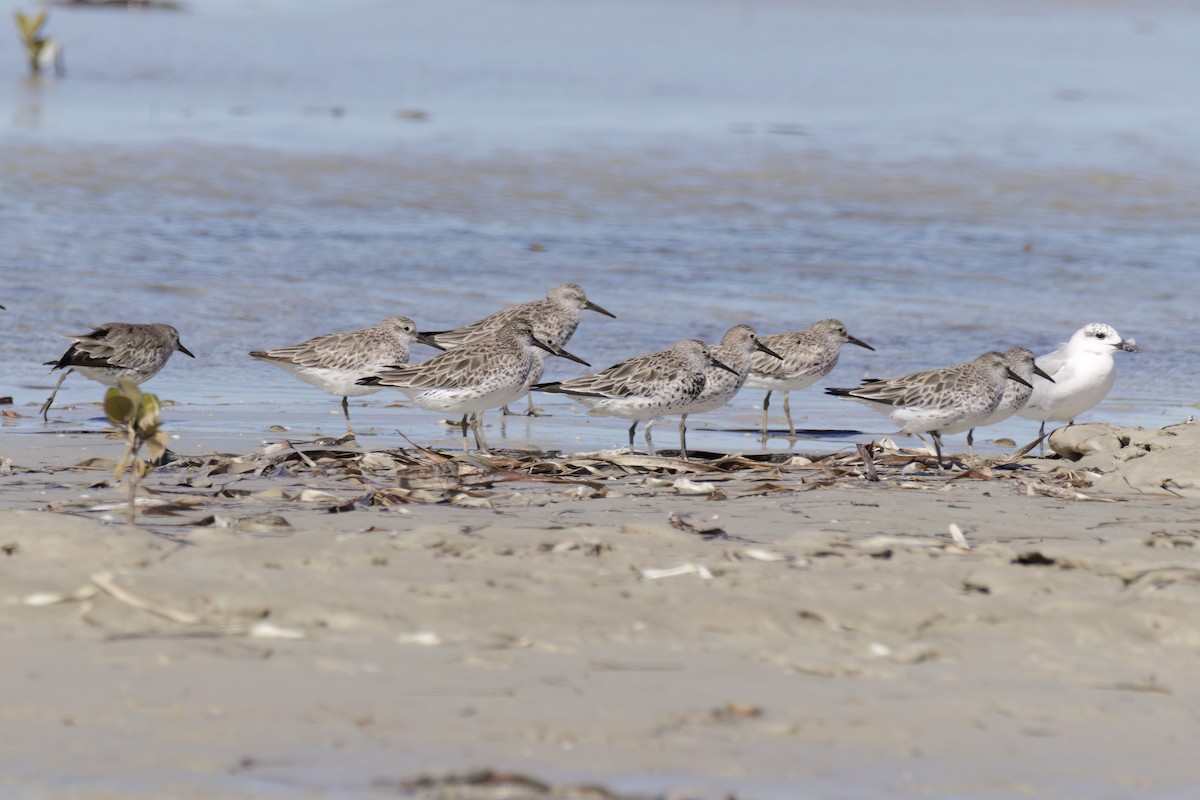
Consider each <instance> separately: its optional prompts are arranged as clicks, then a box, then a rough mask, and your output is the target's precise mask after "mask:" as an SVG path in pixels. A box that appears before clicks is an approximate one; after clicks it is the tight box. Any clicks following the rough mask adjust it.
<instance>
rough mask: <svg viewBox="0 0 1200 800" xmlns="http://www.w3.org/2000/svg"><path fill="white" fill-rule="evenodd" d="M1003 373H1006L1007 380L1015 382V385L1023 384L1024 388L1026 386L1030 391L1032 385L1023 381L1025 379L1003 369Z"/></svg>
mask: <svg viewBox="0 0 1200 800" xmlns="http://www.w3.org/2000/svg"><path fill="white" fill-rule="evenodd" d="M1004 371H1005V372H1007V373H1008V379H1009V380H1010V381H1016V382H1017V383H1023V384H1025V385H1026V386H1028V387H1029V388H1030V389H1032V388H1033V384H1032V383H1030V382H1029V381H1027V380H1025V379H1024V378H1022V377H1021V376H1020V375H1018V374H1017V373H1015V372H1013V371H1012V370H1011V369H1005V370H1004Z"/></svg>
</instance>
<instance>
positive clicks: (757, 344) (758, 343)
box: [754, 339, 783, 361]
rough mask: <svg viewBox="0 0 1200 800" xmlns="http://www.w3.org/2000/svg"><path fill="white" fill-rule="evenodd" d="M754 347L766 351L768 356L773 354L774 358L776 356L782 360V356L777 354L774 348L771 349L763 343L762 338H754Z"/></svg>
mask: <svg viewBox="0 0 1200 800" xmlns="http://www.w3.org/2000/svg"><path fill="white" fill-rule="evenodd" d="M754 347H755V348H756V349H758V350H762V351H763V352H764V353H766V354H767V355H769V356H774V357H775V358H778V359H779V360H780V361H783V356H781V355H779V353H776V352H775V351H774V350H772V349H771V348H769V347H767V346H766V345H765V344H763V343H762V339H755V340H754Z"/></svg>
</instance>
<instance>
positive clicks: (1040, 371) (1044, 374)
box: [1033, 364, 1055, 383]
mask: <svg viewBox="0 0 1200 800" xmlns="http://www.w3.org/2000/svg"><path fill="white" fill-rule="evenodd" d="M1033 374H1034V375H1037V376H1038V377H1039V378H1045V379H1046V380H1048V381H1050V382H1051V383H1054V382H1055V381H1054V378H1051V377H1050V373H1049V372H1046V370H1044V369H1042V368H1041V367H1039V366H1038V365H1037V364H1034V365H1033Z"/></svg>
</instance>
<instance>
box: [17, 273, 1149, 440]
mask: <svg viewBox="0 0 1200 800" xmlns="http://www.w3.org/2000/svg"><path fill="white" fill-rule="evenodd" d="M585 309H590V310H592V311H596V312H598V313H600V314H604V315H606V316H609V317H613V316H615V315H613V314H611V313H609V312H608V311H606V310H604V309H603V308H601V307H600V306H598V305H596V304H595V303H593V302H591V301H590V300H588V298H587V295H585V294H584V291H583V289H582V288H580V287H579V286H577V285H576V284H573V283H564V284H562V285H560V286H556V287H555V288H553V289H551V290H550V292H549V293H548V294H547V295H546V298H545V299H544V300H536V301H533V302H529V303H522V304H520V305H516V306H512V307H510V308H506V309H503V310H501V311H498V312H496V313H495V314H492V315H490V316H487V317H484V318H483V319H481V320H478V321H477V322H472V323H471V324H469V325H464V326H463V327H461V328H455V329H454V330H449V331H436V332H421V331H418V330H417V326H416V324H415V323H414V322H413V321H412V320H411V319H409V318H407V317H400V316H394V317H388V318H387V319H385V320H384V321H383V322H381V323H379V324H378V325H374V326H372V327H370V328H363V329H362V330H357V331H349V332H346V333H328V334H324V335H322V336H317V337H316V338H313V339H309V340H308V341H306V342H302V343H301V344H297V345H292V346H289V347H280V348H276V349H274V350H265V351H258V350H256V351H254V352H252V353H250V355H251V356H253V357H254V358H257V359H260V360H262V361H266V362H267V363H270V364H274V365H276V366H278V367H280V368H282V369H284V370H287V371H288V372H290V373H291V374H293V375H295V376H296V377H298V378H300V379H301V380H304V381H307V382H308V383H311V384H312V385H314V386H316V387H317V388H319V389H322V390H323V391H326V392H329V393H331V394H333V395H337V396H340V397H341V398H342V413H343V414H344V415H345V417H346V429H347V431H348V432H352V431H353V429H352V428H351V425H350V408H349V398H350V397H356V396H359V395H365V394H370V393H372V392H377V391H379V390H380V389H383V388H384V387H394V388H396V389H399V390H400V391H402V392H404V393H405V394H406V395H408V397H409V399H410V400H411V401H412V402H413V403H414V404H416V405H418V406H420V407H421V408H425V409H430V410H433V411H438V412H442V413H449V414H454V415H459V414H461V415H462V420H461V422H460V425H461V428H462V435H463V449H464V450H467V449H468V448H469V445H470V443H469V441H468V437H467V430H468V428H470V430H471V431H472V432H473V433H474V436H475V445H476V447H477V448H478V449H480V450H481V451H486V449H487V444H486V442H485V440H484V437H483V430H482V427H483V426H482V416H483V412H484V411H485V410H487V409H491V408H499V407H505V410H506V411H507V406H508V404H510V403H513V402H515V401H516V400H518V399H520V398H521V397H522V396H523V395H526V394H528V393H529V392H530V391H531V390H532V391H541V392H552V393H557V394H565V395H569V396H571V397H573V398H575V399H576V400H578V401H579V402H580V403H582V404H584V405H586V406H588V407H589V408H590V409H591V410H592V412H594V413H597V414H605V415H610V416H615V417H623V418H625V419H628V420H631V421H632V424H631V425H630V427H629V447H630V450H632V449H633V446H634V432H635V431H636V429H637V425H638V423H639V422H646V423H647V425H646V427H645V437H646V444H647V447H648V448H649V452H650V453H651V454H653V453H654V444H653V441H652V440H651V437H650V427H651V424H652V423H653V421H654V420H656V419H658V418H660V417H663V416H669V415H676V414H678V415H680V416H681V420H680V425H679V434H680V449H681V455H682V457H683V458H685V459H686V458H687V418H688V416H689V415H692V414H701V413H706V412H710V411H715V410H717V409H719V408H721V407H722V406H724V405H725V404H726V403H728V402H729V401H730V399H732V398H733V396H734V395H735V394H736V393H737V391H738V390H739V389H741V388H742V387H743V386H749V387H752V388H758V389H765V390H766V392H767V393H766V397H765V398H764V400H763V420H762V433H763V439H764V442H765V439H766V436H767V414H768V409H769V407H770V400H771V394H772V392H777V391H778V392H783V393H784V401H783V409H784V413H785V414H786V416H787V422H788V430H789V434H790V435H791V437H792V439H793V440H794V439H795V436H796V429H795V425H794V423H793V422H792V414H791V408H790V406H789V402H788V400H789V396H788V393H789V392H791V391H792V390H795V389H803V388H805V387H807V386H811V385H812V384H814V383H816V382H817V381H818V380H820V379H821V378H823V377H825V376H826V375H828V374H829V372H830V371H831V370H832V369H833V368H834V366H835V365H836V364H837V361H838V355H839V353H840V351H841V347H842V345H843V344H846V343H850V344H854V345H858V346H859V347H865V348H867V349H868V350H873V349H874V348H873V347H871V346H870V345H869V344H867V343H866V342H863V341H861V340H859V339H856V338H855V337H853V336H851V335H850V333H849V332H848V331H847V330H846V326H845V325H843V324H842V323H841V322H840V321H838V320H835V319H826V320H821V321H820V322H817V323H816V324H814V325H813V326H812V327H810V328H807V329H805V330H797V331H789V332H787V333H777V334H773V335H770V336H762V337H760V336H759V335H758V334H757V332H756V331H755V330H754V328H752V327H751V326H749V325H735V326H733V327H732V328H730V329H729V330H728V331H727V332H726V333H725V335H724V336H723V337H722V339H721V341H720V342H719V343H718V344H715V345H708V344H705V343H704V342H701V341H699V340H697V339H685V340H683V341H680V342H676V343H675V344H674V345H672V346H671V347H670V348H669V349H667V350H663V351H660V352H657V353H648V354H645V355H638V356H633V357H632V358H628V359H626V360H624V361H621V362H620V363H618V364H614V365H613V366H611V367H609V368H607V369H605V370H602V371H600V372H597V373H595V374H593V375H586V376H584V377H580V378H572V379H570V380H565V381H555V382H549V383H539V381H540V380H541V379H542V374H543V371H544V369H545V362H546V358H547V357H548V356H551V355H554V356H559V357H562V358H568V359H571V360H573V361H578V362H579V363H581V364H584V365H586V366H590V365H588V364H587V362H585V361H583V360H582V359H580V358H578V357H576V356H574V355H571V354H570V353H569V352H567V351H566V350H564V349H563V348H564V347H565V345H566V343H567V341H568V340H569V339H570V338H571V335H572V334H574V333H575V329H576V328H577V327H578V325H579V319H580V314H581V312H582V311H583V310H585ZM67 338H69V339H70V340H71V342H72V344H71V346H70V348H69V349H68V350H67V352H66V353H64V354H63V356H62V357H61V358H59V359H58V360H56V361H49V362H46V363H47V364H50V365H52V366H53V369H65V370H66V371H65V372H64V373H63V375H62V376H61V377H60V378H59V381H58V384H56V385H55V387H54V394H51V396H50V398H49V399H48V400H47V401H46V402H45V404H43V406H42V409H41V412H42V416H43V417H46V416H47V415H48V413H49V409H50V406H51V404H52V403H53V402H54V397H55V394H57V392H58V388H59V386H61V385H62V381H63V379H64V378H65V377H66V375H67V374H69V373H70V371H71V370H75V371H77V372H79V373H81V374H83V375H84V376H86V377H88V378H91V379H92V380H96V381H99V382H100V383H102V384H105V385H107V386H116V385H117V384H118V382H119V381H120V379H125V380H127V381H129V382H131V383H133V384H140V383H142V382H143V381H146V380H148V379H149V378H151V377H153V376H154V375H155V374H156V373H157V372H158V371H159V370H160V369H162V367H163V365H164V364H166V362H167V359H169V358H170V357H171V355H172V354H173V353H174V352H175V351H179V352H182V353H184V354H186V355H189V356H191V355H192V353H191V352H190V351H189V350H188V349H187V348H186V347H184V346H183V344H181V343H180V341H179V332H178V331H177V330H176V329H175V328H173V327H171V326H170V325H165V324H162V323H155V324H149V325H143V324H133V323H124V322H112V323H107V324H104V325H101V326H99V327H97V328H95V329H94V330H92V331H90V332H89V333H85V334H81V335H78V336H69V337H67ZM414 342H421V343H423V344H427V345H431V346H433V347H435V348H438V349H441V350H444V351H445V352H442V353H439V354H438V355H436V356H434V357H433V358H430V359H429V360H427V361H423V362H420V363H417V364H411V365H410V364H408V358H409V348H410V346H411V345H412V344H413V343H414ZM1117 351H1126V352H1133V353H1136V352H1140V349H1139V348H1138V346H1137V344H1136V343H1135V342H1134V341H1133V340H1132V339H1122V338H1121V336H1120V334H1118V333H1117V332H1116V330H1114V329H1113V328H1112V327H1111V326H1109V325H1105V324H1103V323H1091V324H1088V325H1085V326H1084V327H1082V328H1080V329H1079V330H1078V331H1076V332H1075V334H1074V335H1073V336H1071V339H1070V341H1068V342H1066V343H1065V344H1063V345H1061V346H1060V347H1059V348H1058V349H1057V350H1055V351H1054V352H1052V353H1049V354H1047V355H1044V356H1041V357H1040V358H1036V359H1035V357H1034V354H1033V353H1032V352H1031V351H1029V350H1027V349H1026V348H1024V347H1013V348H1012V349H1010V350H1008V351H1007V352H1004V353H999V352H988V353H984V354H983V355H981V356H979V357H978V358H975V359H974V360H972V361H969V362H967V363H965V364H956V365H954V366H950V367H942V368H938V369H930V370H926V371H923V372H915V373H912V374H910V375H904V376H901V377H898V378H887V379H867V380H864V381H863V382H862V384H861V385H859V386H855V387H852V388H829V389H826V392H827V393H829V394H832V395H835V396H838V397H845V398H849V399H852V400H857V401H859V402H862V403H864V404H865V405H867V406H869V407H870V408H872V409H875V410H876V411H878V412H880V413H882V414H885V415H887V416H888V417H890V418H891V420H892V421H893V422H895V423H896V424H897V425H899V426H900V428H901V432H903V433H908V434H915V435H918V436H919V435H920V434H922V433H928V434H930V435H931V437H932V439H933V443H934V446H935V448H936V454H937V458H938V463H939V464H940V463H941V461H942V440H941V437H942V436H943V435H944V434H952V433H961V432H963V431H967V432H968V434H967V444H968V447H969V448H970V449H971V454H972V456H973V454H974V453H973V444H974V441H973V434H974V429H975V428H977V427H983V426H986V425H994V424H996V423H998V422H1000V421H1002V420H1004V419H1007V418H1008V417H1010V416H1012V415H1013V414H1019V415H1021V416H1023V417H1027V418H1030V419H1034V420H1040V421H1041V422H1042V428H1041V431H1040V435H1041V436H1044V435H1045V424H1046V422H1049V421H1055V420H1074V418H1075V417H1076V416H1078V415H1079V414H1082V413H1083V412H1084V411H1087V410H1088V409H1090V408H1092V407H1093V406H1095V405H1096V404H1097V403H1099V402H1100V401H1101V400H1102V399H1104V397H1105V395H1107V394H1108V391H1109V389H1111V388H1112V385H1113V380H1114V377H1115V375H1114V369H1113V367H1114V365H1113V355H1114V354H1115V353H1116V352H1117ZM53 369H52V370H51V371H53ZM530 412H531V413H532V412H533V401H532V399H530Z"/></svg>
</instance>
